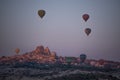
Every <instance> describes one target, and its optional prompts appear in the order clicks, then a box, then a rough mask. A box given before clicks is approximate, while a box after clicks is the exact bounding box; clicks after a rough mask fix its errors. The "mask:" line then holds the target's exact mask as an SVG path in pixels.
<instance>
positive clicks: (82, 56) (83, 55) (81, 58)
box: [80, 54, 87, 63]
mask: <svg viewBox="0 0 120 80" xmlns="http://www.w3.org/2000/svg"><path fill="white" fill-rule="evenodd" d="M86 57H87V56H86V55H85V54H80V61H81V63H84V61H85V59H86Z"/></svg>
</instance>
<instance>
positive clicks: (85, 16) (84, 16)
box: [82, 14, 89, 22]
mask: <svg viewBox="0 0 120 80" xmlns="http://www.w3.org/2000/svg"><path fill="white" fill-rule="evenodd" d="M82 18H83V19H84V20H85V22H86V21H87V20H88V19H89V15H88V14H84V15H83V16H82Z"/></svg>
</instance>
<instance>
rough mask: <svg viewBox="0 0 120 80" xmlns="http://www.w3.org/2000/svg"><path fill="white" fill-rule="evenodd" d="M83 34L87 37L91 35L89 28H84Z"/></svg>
mask: <svg viewBox="0 0 120 80" xmlns="http://www.w3.org/2000/svg"><path fill="white" fill-rule="evenodd" d="M85 33H86V34H87V36H89V34H90V33H91V29H90V28H86V29H85Z"/></svg>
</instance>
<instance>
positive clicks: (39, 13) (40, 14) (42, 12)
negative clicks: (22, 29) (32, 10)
mask: <svg viewBox="0 0 120 80" xmlns="http://www.w3.org/2000/svg"><path fill="white" fill-rule="evenodd" d="M38 15H39V16H40V17H41V18H43V17H44V16H45V10H38Z"/></svg>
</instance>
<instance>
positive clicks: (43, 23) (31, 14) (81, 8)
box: [0, 0, 120, 61]
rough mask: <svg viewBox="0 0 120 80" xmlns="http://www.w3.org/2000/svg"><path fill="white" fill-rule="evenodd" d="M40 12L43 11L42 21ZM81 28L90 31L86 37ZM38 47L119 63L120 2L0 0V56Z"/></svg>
mask: <svg viewBox="0 0 120 80" xmlns="http://www.w3.org/2000/svg"><path fill="white" fill-rule="evenodd" d="M40 9H43V10H45V11H46V14H45V16H44V17H43V19H41V18H40V17H39V16H38V14H37V12H38V10H40ZM86 13H87V14H89V16H90V18H89V19H88V21H87V22H85V21H84V20H83V18H82V15H83V14H86ZM85 28H91V30H92V32H91V34H90V35H89V36H87V35H86V34H85V32H84V29H85ZM39 45H43V46H44V47H49V48H50V50H51V51H55V52H56V53H57V54H58V56H75V57H78V56H79V55H80V54H81V53H85V54H86V55H87V58H89V59H106V60H114V61H120V0H0V56H11V55H15V52H14V50H15V48H20V50H21V52H20V54H23V53H25V52H30V51H32V50H34V49H35V48H36V46H39Z"/></svg>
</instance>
